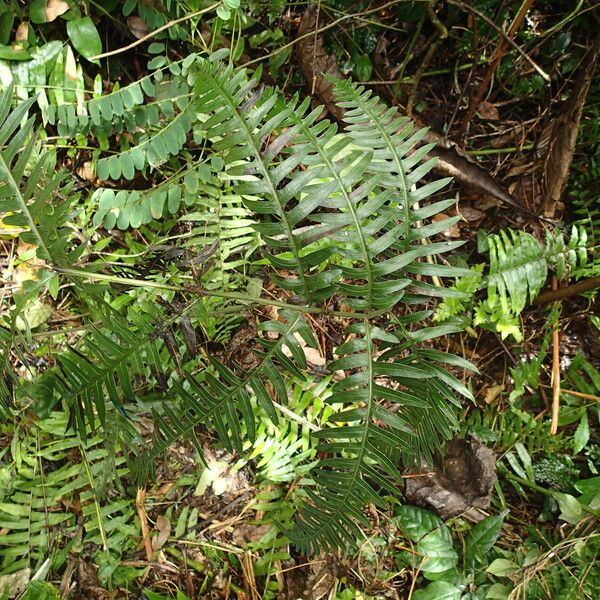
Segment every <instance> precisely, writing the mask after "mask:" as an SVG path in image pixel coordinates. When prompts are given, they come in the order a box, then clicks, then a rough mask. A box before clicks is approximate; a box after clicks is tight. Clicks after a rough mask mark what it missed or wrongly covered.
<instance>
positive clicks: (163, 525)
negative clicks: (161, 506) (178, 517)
mask: <svg viewBox="0 0 600 600" xmlns="http://www.w3.org/2000/svg"><path fill="white" fill-rule="evenodd" d="M154 529H155V530H156V532H157V535H156V536H154V537H153V538H152V550H154V551H156V550H160V549H161V548H162V547H163V546H164V545H165V544H166V543H167V540H168V539H169V536H170V535H171V523H170V522H169V519H167V518H166V517H163V516H162V515H161V516H160V517H158V519H156V524H155V525H154Z"/></svg>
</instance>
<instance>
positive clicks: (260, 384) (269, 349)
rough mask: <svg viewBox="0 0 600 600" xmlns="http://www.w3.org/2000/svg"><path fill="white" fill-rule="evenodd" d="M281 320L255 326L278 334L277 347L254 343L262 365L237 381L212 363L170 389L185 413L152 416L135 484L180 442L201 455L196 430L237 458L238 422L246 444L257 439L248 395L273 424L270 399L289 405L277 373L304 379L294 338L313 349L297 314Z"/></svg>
mask: <svg viewBox="0 0 600 600" xmlns="http://www.w3.org/2000/svg"><path fill="white" fill-rule="evenodd" d="M280 316H281V318H282V321H267V322H265V323H263V324H261V325H260V326H259V330H262V331H271V332H276V333H277V334H278V336H279V337H278V339H277V340H276V341H271V340H268V339H266V338H259V339H258V341H259V342H260V344H261V345H262V346H263V348H264V350H263V351H261V352H260V353H258V357H259V359H260V362H259V364H258V365H257V366H256V367H254V368H253V369H252V370H251V371H250V372H247V373H243V374H242V375H241V376H240V375H237V374H236V373H235V372H234V371H233V370H232V369H230V368H228V367H227V366H226V365H225V364H223V363H222V362H220V361H218V360H216V359H211V360H210V363H209V365H208V366H209V367H210V368H209V369H206V370H205V371H203V372H202V375H201V377H193V376H191V375H190V376H188V377H187V378H186V380H185V381H184V382H181V383H179V382H175V383H174V385H173V387H172V392H173V393H174V394H176V395H177V396H178V397H180V398H181V399H182V401H183V402H182V406H183V410H181V411H179V410H177V408H173V407H171V406H170V405H169V404H168V403H164V404H163V405H162V406H161V410H160V411H155V413H154V418H155V424H156V426H155V434H154V437H153V444H152V448H151V449H150V450H149V451H148V452H141V453H139V454H138V456H137V457H136V458H135V460H134V462H133V463H132V465H133V466H132V470H133V472H134V474H135V475H136V476H137V477H138V478H140V479H143V478H144V477H147V475H148V473H149V472H150V471H151V469H152V465H153V462H154V460H155V459H156V458H157V457H158V456H160V455H161V454H162V453H163V452H164V451H165V450H166V449H167V448H168V447H169V446H170V445H171V444H173V443H174V442H175V441H176V440H178V439H179V438H181V437H186V438H188V439H190V440H191V441H192V442H193V443H194V444H195V445H196V448H197V449H198V451H199V453H200V455H202V451H201V448H200V446H199V444H198V443H197V440H196V437H195V428H196V427H197V426H198V425H200V424H202V425H203V426H211V427H212V428H214V429H215V430H216V431H217V433H218V435H219V439H220V440H221V443H223V444H224V446H225V447H226V448H227V449H228V450H229V451H233V449H235V450H237V451H238V452H241V451H242V445H243V436H242V435H241V430H240V417H241V420H242V422H243V424H244V428H245V436H246V437H247V438H248V439H249V440H250V441H254V439H255V436H256V426H255V415H254V412H253V410H252V404H251V401H250V393H249V391H248V390H251V392H252V393H253V394H254V395H255V397H256V400H257V402H258V404H259V405H260V406H261V408H262V409H263V410H264V411H265V412H266V414H267V415H268V416H269V418H270V419H271V420H272V421H273V422H274V423H277V421H278V417H277V412H276V410H275V407H274V404H273V400H272V399H271V394H273V395H274V396H275V397H276V398H277V400H278V401H279V402H280V403H282V404H287V401H288V399H287V387H286V384H285V381H284V379H283V376H282V375H281V373H280V370H281V368H282V367H283V368H284V369H285V370H286V371H287V372H289V373H290V374H291V375H293V376H294V377H297V378H299V379H301V380H304V379H305V375H304V371H305V370H306V368H307V364H306V358H305V355H304V353H303V351H302V348H301V347H300V345H299V342H298V339H297V337H296V336H298V335H299V336H301V337H302V338H303V339H304V340H305V342H306V343H308V344H310V345H313V346H314V345H315V340H314V338H313V335H312V332H311V330H310V328H309V327H308V326H307V325H306V324H305V323H304V321H303V320H302V316H301V314H300V313H294V312H291V311H281V312H280ZM286 349H287V353H286V351H285V350H286ZM288 354H289V356H288ZM270 389H271V390H272V392H270V391H269V390H270Z"/></svg>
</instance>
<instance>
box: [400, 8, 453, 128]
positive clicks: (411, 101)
mask: <svg viewBox="0 0 600 600" xmlns="http://www.w3.org/2000/svg"><path fill="white" fill-rule="evenodd" d="M434 4H435V0H433V1H430V2H428V3H427V16H428V17H429V20H430V21H431V23H432V24H433V26H434V27H435V29H436V31H437V33H436V38H435V39H434V40H433V42H431V44H430V45H429V48H428V50H427V53H426V54H425V57H424V58H423V60H422V62H421V64H420V65H419V68H418V69H417V72H416V73H415V75H414V78H413V83H412V87H411V90H410V96H409V97H408V101H407V103H406V114H407V115H408V116H409V117H412V111H413V106H414V105H415V99H416V97H417V89H418V86H419V82H420V81H421V77H423V73H425V70H426V69H427V67H428V66H429V63H431V60H432V59H433V57H434V56H435V53H436V52H437V49H438V48H439V47H440V45H441V44H442V42H443V41H444V40H445V39H446V38H447V37H448V30H447V29H446V27H445V26H444V24H443V23H442V22H441V21H440V20H439V19H438V17H437V15H436V14H435V6H434Z"/></svg>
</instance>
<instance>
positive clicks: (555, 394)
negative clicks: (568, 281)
mask: <svg viewBox="0 0 600 600" xmlns="http://www.w3.org/2000/svg"><path fill="white" fill-rule="evenodd" d="M557 288H558V281H557V279H556V275H553V276H552V289H553V290H556V289H557ZM559 407H560V334H559V331H558V316H557V318H556V323H555V325H554V328H553V330H552V423H551V425H550V433H551V434H552V435H556V432H557V431H558V412H559Z"/></svg>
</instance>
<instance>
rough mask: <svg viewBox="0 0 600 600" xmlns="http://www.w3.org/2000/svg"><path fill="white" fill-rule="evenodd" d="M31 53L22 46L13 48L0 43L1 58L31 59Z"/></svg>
mask: <svg viewBox="0 0 600 600" xmlns="http://www.w3.org/2000/svg"><path fill="white" fill-rule="evenodd" d="M30 58H31V54H30V53H29V52H28V51H27V50H23V49H22V48H13V47H12V46H5V45H4V44H0V59H1V60H29V59H30Z"/></svg>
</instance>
